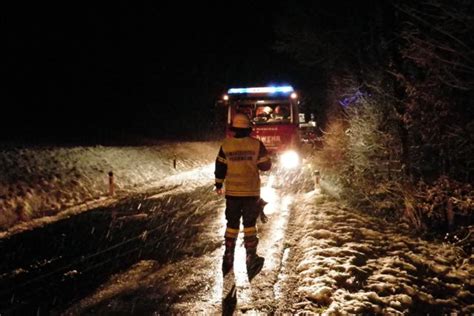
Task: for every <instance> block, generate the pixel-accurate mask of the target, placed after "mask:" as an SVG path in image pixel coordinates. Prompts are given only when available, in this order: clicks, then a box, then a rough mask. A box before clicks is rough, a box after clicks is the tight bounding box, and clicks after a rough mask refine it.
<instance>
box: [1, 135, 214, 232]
mask: <svg viewBox="0 0 474 316" xmlns="http://www.w3.org/2000/svg"><path fill="white" fill-rule="evenodd" d="M217 150H218V144H217V143H214V142H185V143H169V142H166V143H161V144H157V145H154V146H137V147H103V146H95V147H47V148H10V149H1V150H0V210H1V213H0V230H3V231H5V230H7V229H9V228H11V227H12V226H14V225H16V224H19V223H25V222H30V221H31V220H33V219H37V218H41V217H45V216H50V215H54V214H58V213H60V212H62V211H64V210H67V209H68V208H71V207H74V206H78V205H81V204H84V203H85V202H91V201H98V200H101V199H102V200H103V199H105V198H106V197H107V196H108V194H109V176H108V173H109V172H110V171H112V172H113V174H114V182H115V188H116V190H115V191H116V196H123V195H125V194H127V193H131V192H136V191H137V190H140V189H145V188H149V187H151V186H152V185H153V183H156V182H158V181H159V180H163V179H164V178H166V177H169V176H172V175H175V174H178V173H180V172H183V171H187V170H191V169H194V168H198V167H202V166H204V165H206V164H209V163H212V162H213V160H214V159H215V157H216V154H217ZM174 159H176V168H175V165H174ZM210 182H212V179H210Z"/></svg>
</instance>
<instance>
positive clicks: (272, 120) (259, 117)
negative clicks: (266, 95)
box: [252, 104, 291, 124]
mask: <svg viewBox="0 0 474 316" xmlns="http://www.w3.org/2000/svg"><path fill="white" fill-rule="evenodd" d="M290 115H291V111H290V105H289V104H268V105H257V106H256V108H255V112H254V113H253V116H252V121H253V122H254V123H255V124H282V123H290Z"/></svg>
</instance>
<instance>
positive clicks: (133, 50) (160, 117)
mask: <svg viewBox="0 0 474 316" xmlns="http://www.w3.org/2000/svg"><path fill="white" fill-rule="evenodd" d="M326 6H329V9H330V10H332V11H334V12H337V10H338V7H337V4H334V2H327V3H326ZM288 7H289V5H288V4H277V3H275V2H272V3H271V4H270V3H268V2H257V1H255V3H244V2H225V3H223V2H219V4H214V5H211V4H206V5H204V4H194V5H193V4H190V3H188V2H174V4H173V5H166V4H163V3H162V2H154V3H153V4H150V5H148V6H145V7H143V6H140V7H137V6H134V5H132V4H131V3H125V2H115V3H113V4H107V5H105V4H100V5H98V4H96V3H94V4H93V5H86V4H84V3H76V4H75V5H68V6H64V7H58V6H57V5H49V6H48V5H46V7H45V5H44V4H41V6H37V7H31V6H28V8H25V7H20V6H19V5H16V6H15V7H8V8H5V9H4V10H3V13H2V24H3V25H4V26H5V27H4V29H6V36H5V37H4V39H3V41H4V46H5V47H6V48H7V57H4V58H3V59H2V68H3V69H5V70H6V71H4V72H3V73H4V75H6V79H7V80H6V81H7V82H8V84H7V85H6V86H4V89H5V91H4V93H2V96H3V100H2V101H3V102H2V122H3V123H2V140H11V139H23V140H27V141H29V142H35V141H41V140H43V139H45V140H47V141H51V142H54V141H69V140H72V141H78V142H94V141H98V142H101V141H104V140H107V139H120V138H123V137H127V136H129V135H138V136H144V137H149V138H180V137H186V136H189V135H196V131H203V130H211V132H212V128H209V126H210V125H211V124H212V119H213V117H214V114H213V113H214V104H215V101H216V99H217V98H218V97H220V95H221V93H222V92H224V91H226V89H228V88H229V87H231V86H247V85H266V84H269V83H273V84H278V83H285V84H293V85H294V86H295V87H296V88H299V85H301V84H302V83H303V82H304V80H305V78H304V74H303V73H302V72H301V68H298V66H297V65H295V63H294V62H293V61H291V60H290V58H289V56H286V55H284V54H281V53H278V52H276V50H275V48H274V47H275V41H276V38H275V26H276V25H277V24H278V23H277V22H278V21H277V20H278V18H279V16H282V15H285V13H288V12H289V11H288V12H287V9H288ZM346 9H347V8H346ZM288 14H289V13H288Z"/></svg>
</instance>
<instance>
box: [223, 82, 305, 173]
mask: <svg viewBox="0 0 474 316" xmlns="http://www.w3.org/2000/svg"><path fill="white" fill-rule="evenodd" d="M220 103H223V104H224V105H225V106H227V123H226V135H227V137H230V136H231V135H232V130H231V122H232V118H233V117H234V115H235V114H236V113H244V114H246V115H248V117H249V118H250V121H251V122H252V124H253V128H252V136H253V137H255V138H258V139H260V140H261V141H262V142H263V144H264V145H265V147H266V148H267V150H268V151H269V153H270V154H272V155H276V156H278V158H279V162H280V164H281V166H282V167H284V168H287V169H294V168H296V167H298V165H299V164H300V157H299V154H298V149H299V147H300V137H299V129H298V127H299V109H298V104H299V101H298V95H297V93H296V92H295V90H294V89H293V87H291V86H270V87H250V88H231V89H229V90H228V91H227V94H225V95H224V96H223V97H222V102H220Z"/></svg>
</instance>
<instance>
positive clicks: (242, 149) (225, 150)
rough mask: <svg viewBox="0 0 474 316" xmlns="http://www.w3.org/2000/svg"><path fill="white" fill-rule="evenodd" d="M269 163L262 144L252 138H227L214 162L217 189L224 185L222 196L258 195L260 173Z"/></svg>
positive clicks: (267, 168)
mask: <svg viewBox="0 0 474 316" xmlns="http://www.w3.org/2000/svg"><path fill="white" fill-rule="evenodd" d="M271 165H272V162H271V160H270V157H268V154H267V149H266V148H265V146H264V145H263V143H262V142H261V141H259V140H258V139H256V138H253V137H241V138H236V137H232V138H226V139H225V140H224V142H223V143H222V146H221V148H220V150H219V154H218V155H217V159H216V170H215V176H216V188H222V185H223V184H224V185H225V195H226V196H234V197H244V196H260V176H259V170H262V171H267V170H269V169H270V168H271Z"/></svg>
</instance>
